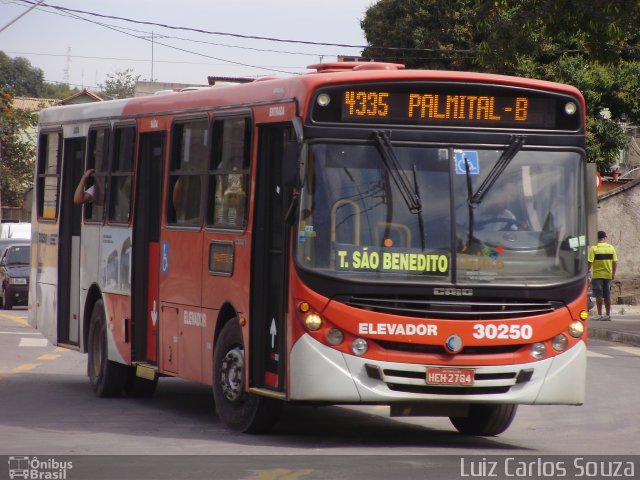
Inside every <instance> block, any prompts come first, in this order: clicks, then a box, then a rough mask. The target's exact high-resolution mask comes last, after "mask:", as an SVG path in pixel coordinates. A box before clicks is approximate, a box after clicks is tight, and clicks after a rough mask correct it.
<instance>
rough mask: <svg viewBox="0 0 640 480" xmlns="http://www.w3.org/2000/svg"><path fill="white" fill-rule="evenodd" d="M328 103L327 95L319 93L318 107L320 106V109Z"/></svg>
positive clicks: (329, 99)
mask: <svg viewBox="0 0 640 480" xmlns="http://www.w3.org/2000/svg"><path fill="white" fill-rule="evenodd" d="M330 103H331V97H330V96H329V95H327V94H326V93H321V94H320V95H318V105H320V106H321V107H326V106H327V105H329V104H330Z"/></svg>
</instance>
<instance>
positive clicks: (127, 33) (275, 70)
mask: <svg viewBox="0 0 640 480" xmlns="http://www.w3.org/2000/svg"><path fill="white" fill-rule="evenodd" d="M21 1H23V2H26V3H32V2H29V1H27V0H21ZM42 6H43V7H50V8H55V9H62V10H71V9H63V8H62V7H56V6H51V5H47V4H43V5H42ZM88 14H89V15H91V13H88ZM69 15H70V16H71V17H73V18H76V19H78V20H83V21H85V22H88V23H93V24H96V25H100V26H101V27H104V28H107V29H109V30H113V31H116V32H118V33H122V34H123V35H128V36H131V37H134V38H137V39H139V40H144V41H146V42H151V40H150V39H149V38H145V37H143V36H138V35H134V34H132V33H129V32H126V31H124V30H123V29H121V27H113V26H111V25H107V24H104V23H101V22H96V21H94V20H90V19H88V18H84V17H81V16H80V15H77V14H75V13H69ZM154 43H155V44H157V45H162V46H163V47H167V48H170V49H173V50H177V51H180V52H184V53H190V54H192V55H197V56H200V57H205V58H211V59H213V60H218V61H221V62H225V63H229V64H232V65H238V66H242V67H249V68H255V69H259V70H266V71H270V72H275V73H286V74H290V73H291V72H288V71H283V70H278V69H274V68H269V67H261V66H259V65H251V64H248V63H243V62H236V61H234V60H229V59H225V58H220V57H214V56H212V55H207V54H204V53H200V52H194V51H192V50H187V49H185V48H180V47H176V46H173V45H168V44H166V43H162V42H157V41H154Z"/></svg>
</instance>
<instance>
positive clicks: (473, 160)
mask: <svg viewBox="0 0 640 480" xmlns="http://www.w3.org/2000/svg"><path fill="white" fill-rule="evenodd" d="M453 156H454V157H453V158H454V161H455V162H456V174H457V175H466V174H467V163H468V164H469V174H470V175H479V174H480V164H479V162H478V152H475V151H471V150H456V151H455V152H454V153H453ZM465 159H466V162H465Z"/></svg>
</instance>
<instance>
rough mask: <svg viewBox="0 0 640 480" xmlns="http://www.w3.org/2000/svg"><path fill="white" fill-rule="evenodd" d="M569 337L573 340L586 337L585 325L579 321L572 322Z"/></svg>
mask: <svg viewBox="0 0 640 480" xmlns="http://www.w3.org/2000/svg"><path fill="white" fill-rule="evenodd" d="M569 335H571V336H572V337H573V338H580V337H581V336H582V335H584V323H582V322H580V321H578V320H574V321H573V322H571V325H569Z"/></svg>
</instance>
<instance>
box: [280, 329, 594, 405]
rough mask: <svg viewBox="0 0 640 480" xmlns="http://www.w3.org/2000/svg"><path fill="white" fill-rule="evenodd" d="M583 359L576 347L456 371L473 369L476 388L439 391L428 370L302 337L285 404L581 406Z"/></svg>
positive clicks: (580, 347)
mask: <svg viewBox="0 0 640 480" xmlns="http://www.w3.org/2000/svg"><path fill="white" fill-rule="evenodd" d="M586 359H587V349H586V345H585V344H584V342H579V343H578V344H577V345H576V346H574V347H573V348H571V349H570V350H567V351H565V352H563V353H561V354H559V355H556V356H554V357H551V358H547V359H543V360H539V361H535V362H530V363H524V364H512V365H481V366H477V365H469V366H466V367H456V368H472V369H474V370H475V377H476V380H475V381H474V385H473V386H469V387H441V386H430V385H427V383H426V370H427V366H426V365H423V364H412V363H395V362H383V361H377V360H370V359H367V358H362V357H357V356H355V355H347V354H344V353H342V352H339V351H337V350H335V349H333V348H330V347H328V346H326V345H323V344H321V343H320V342H318V341H317V340H315V339H313V338H312V337H310V336H309V335H303V336H302V337H301V338H300V339H299V340H298V341H297V342H296V343H295V345H294V346H293V348H292V350H291V358H290V376H289V400H291V401H323V402H327V401H328V402H332V403H338V404H339V403H367V404H371V403H384V404H389V403H394V402H403V401H407V402H416V401H418V402H419V401H425V402H443V401H444V402H455V403H514V404H547V405H581V404H582V403H583V402H584V391H585V381H586V380H585V379H586V363H587V360H586ZM430 366H446V365H435V364H433V365H430Z"/></svg>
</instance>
